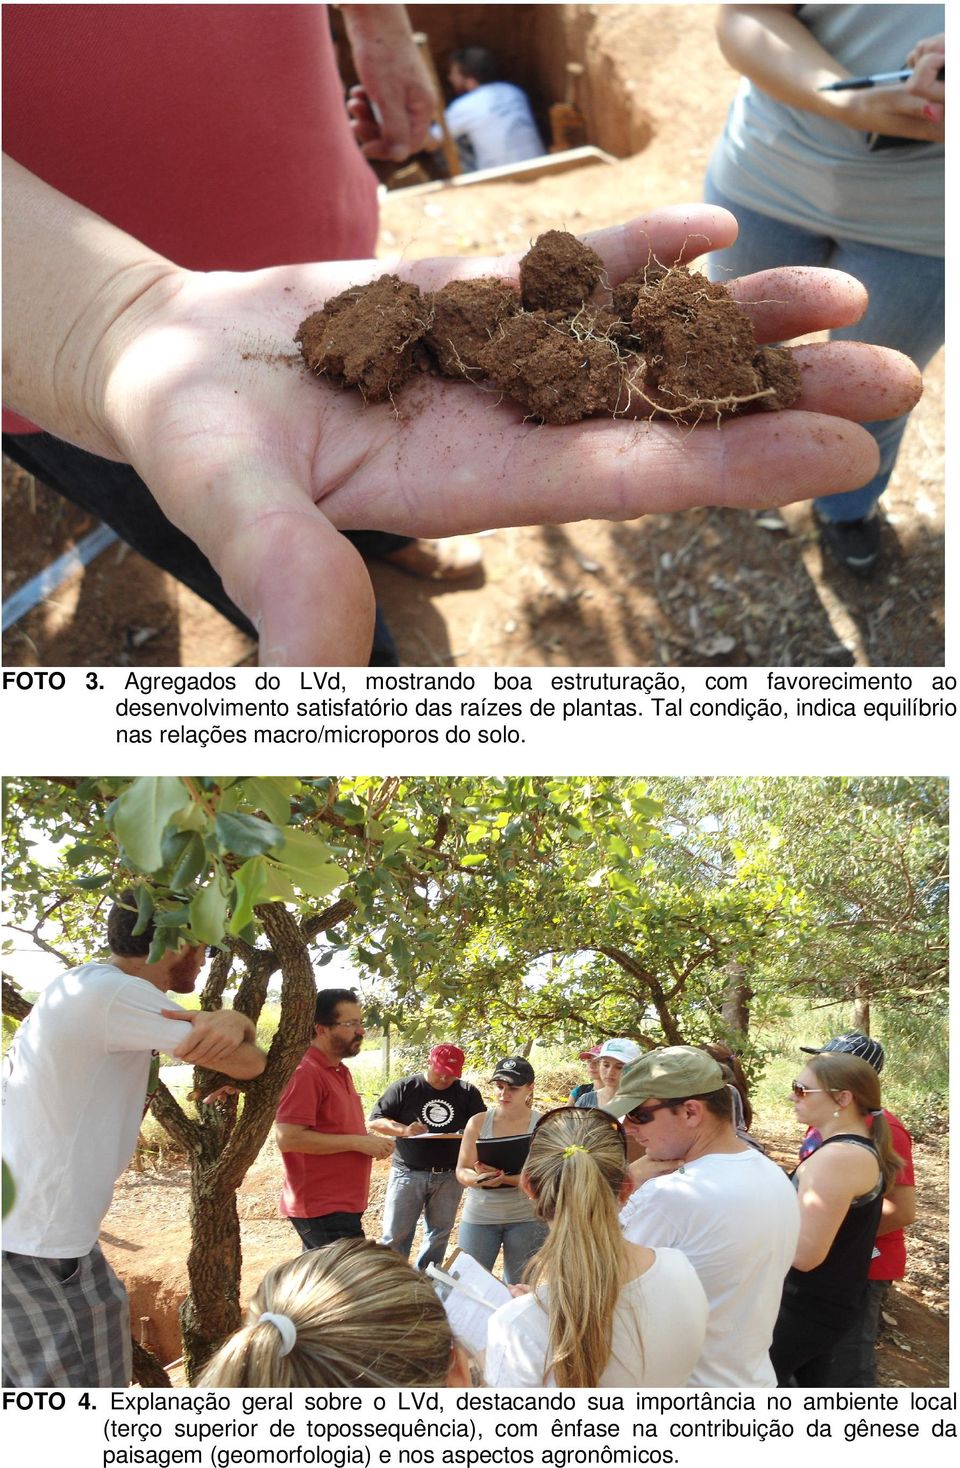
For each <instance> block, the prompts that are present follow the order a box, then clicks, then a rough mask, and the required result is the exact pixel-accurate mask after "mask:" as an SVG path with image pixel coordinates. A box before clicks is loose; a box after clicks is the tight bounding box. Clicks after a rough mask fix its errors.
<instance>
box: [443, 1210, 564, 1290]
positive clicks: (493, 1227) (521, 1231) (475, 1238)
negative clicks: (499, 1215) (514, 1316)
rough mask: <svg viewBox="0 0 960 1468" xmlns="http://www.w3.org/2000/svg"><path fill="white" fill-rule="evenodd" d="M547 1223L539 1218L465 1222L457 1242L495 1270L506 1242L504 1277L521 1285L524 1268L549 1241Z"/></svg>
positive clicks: (465, 1250) (507, 1280)
mask: <svg viewBox="0 0 960 1468" xmlns="http://www.w3.org/2000/svg"><path fill="white" fill-rule="evenodd" d="M546 1237H547V1225H546V1224H545V1223H541V1222H540V1221H539V1219H536V1218H530V1219H523V1220H522V1221H521V1222H519V1223H461V1225H460V1232H459V1233H458V1234H457V1243H458V1244H459V1245H460V1248H461V1249H462V1250H463V1252H464V1253H465V1254H470V1255H472V1256H473V1258H474V1259H476V1261H477V1263H478V1264H482V1265H483V1267H484V1269H492V1268H493V1266H494V1264H496V1262H497V1255H498V1254H499V1253H500V1246H501V1244H502V1245H503V1277H504V1279H505V1280H506V1282H507V1284H519V1283H520V1281H521V1280H522V1278H523V1271H524V1270H525V1269H526V1267H527V1264H528V1263H529V1261H530V1260H531V1259H532V1258H533V1256H534V1254H535V1253H536V1252H537V1250H538V1249H539V1248H540V1247H541V1245H542V1244H543V1243H544V1242H545V1240H546Z"/></svg>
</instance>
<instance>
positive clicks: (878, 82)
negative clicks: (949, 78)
mask: <svg viewBox="0 0 960 1468" xmlns="http://www.w3.org/2000/svg"><path fill="white" fill-rule="evenodd" d="M945 81H946V60H945V54H944V38H943V36H942V35H939V36H930V37H929V38H928V39H926V40H923V41H918V42H917V44H916V46H914V48H913V50H912V51H911V52H910V55H909V56H908V57H907V60H906V64H905V65H904V66H903V68H902V69H901V70H900V71H883V72H874V73H872V74H871V75H869V76H851V77H841V78H839V80H837V81H834V82H828V83H826V85H824V86H821V87H818V89H817V90H818V91H819V92H831V93H837V92H842V93H847V92H866V91H870V90H872V89H873V88H874V87H878V88H881V89H882V92H881V96H879V97H877V99H876V105H877V106H883V105H884V104H886V105H887V106H896V105H897V103H896V102H895V101H894V99H895V98H896V97H897V95H898V93H891V92H890V91H888V90H887V89H888V88H893V87H897V88H899V89H901V90H900V91H899V96H901V97H904V98H907V97H915V98H918V99H920V102H921V106H920V107H919V109H918V111H919V115H920V116H921V117H923V118H924V119H925V120H926V121H927V122H930V123H934V124H942V122H943V117H944V99H945V96H946V88H945ZM864 103H865V105H869V104H868V103H866V99H864Z"/></svg>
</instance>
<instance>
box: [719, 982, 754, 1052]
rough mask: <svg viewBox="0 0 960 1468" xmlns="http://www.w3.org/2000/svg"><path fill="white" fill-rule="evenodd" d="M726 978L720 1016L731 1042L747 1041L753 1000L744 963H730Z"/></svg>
mask: <svg viewBox="0 0 960 1468" xmlns="http://www.w3.org/2000/svg"><path fill="white" fill-rule="evenodd" d="M726 978H727V984H726V987H725V989H724V994H723V1000H722V1002H721V1005H720V1014H721V1016H722V1018H723V1022H724V1024H725V1025H726V1027H727V1029H728V1030H729V1031H730V1035H729V1037H728V1038H729V1039H730V1040H731V1041H733V1040H743V1041H745V1040H746V1038H747V1035H748V1034H749V1031H750V1001H751V1000H752V999H753V989H752V988H751V987H750V983H749V980H748V979H747V969H746V966H745V965H744V964H742V963H728V964H727V967H726Z"/></svg>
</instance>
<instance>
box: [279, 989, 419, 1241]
mask: <svg viewBox="0 0 960 1468" xmlns="http://www.w3.org/2000/svg"><path fill="white" fill-rule="evenodd" d="M363 1034H364V1030H363V1012H362V1010H361V1009H360V1005H359V1004H358V1003H357V996H356V994H355V993H354V991H353V989H321V990H320V992H319V994H318V995H317V1005H316V1009H315V1010H314V1035H313V1039H312V1040H311V1041H310V1044H309V1045H308V1046H307V1053H306V1054H305V1055H304V1057H303V1059H302V1060H301V1062H300V1064H299V1065H298V1066H297V1068H296V1070H295V1071H294V1073H293V1075H292V1077H291V1079H290V1081H289V1083H288V1085H287V1089H286V1090H285V1091H284V1093H283V1095H282V1096H281V1098H280V1105H279V1107H278V1109H277V1146H278V1147H279V1148H280V1151H281V1153H282V1154H283V1170H284V1173H285V1174H286V1181H285V1183H284V1186H283V1192H282V1193H281V1195H280V1212H281V1213H282V1214H283V1216H284V1218H289V1220H290V1222H291V1223H292V1224H293V1226H294V1228H295V1229H296V1231H297V1233H298V1234H299V1235H300V1238H301V1239H302V1241H303V1247H304V1250H307V1249H322V1248H323V1246H324V1244H332V1243H333V1242H334V1240H335V1239H346V1238H363V1227H362V1218H363V1211H364V1209H365V1208H366V1206H367V1197H368V1194H369V1191H370V1169H371V1167H372V1165H373V1159H374V1158H375V1157H389V1156H390V1153H391V1152H392V1151H393V1142H391V1141H390V1140H389V1139H388V1138H386V1137H375V1136H371V1135H370V1134H369V1133H368V1131H367V1124H366V1121H365V1119H364V1115H363V1103H362V1101H361V1100H360V1097H359V1095H358V1094H357V1089H356V1087H355V1086H354V1084H353V1077H352V1075H351V1074H350V1071H349V1070H348V1069H347V1067H346V1066H345V1065H344V1063H343V1062H344V1061H345V1060H349V1059H350V1057H351V1056H353V1055H357V1054H358V1053H359V1051H360V1047H361V1045H362V1044H363Z"/></svg>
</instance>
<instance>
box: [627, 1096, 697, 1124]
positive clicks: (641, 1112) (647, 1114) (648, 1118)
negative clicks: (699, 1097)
mask: <svg viewBox="0 0 960 1468" xmlns="http://www.w3.org/2000/svg"><path fill="white" fill-rule="evenodd" d="M689 1099H690V1098H689V1096H677V1097H676V1098H675V1099H674V1100H671V1101H658V1102H657V1103H656V1105H655V1106H635V1107H634V1109H633V1110H632V1111H628V1112H627V1119H628V1120H629V1121H636V1122H639V1124H640V1125H641V1126H649V1125H650V1123H651V1122H652V1121H653V1118H654V1113H655V1112H657V1111H672V1109H673V1108H674V1106H682V1105H683V1103H684V1101H689Z"/></svg>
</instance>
